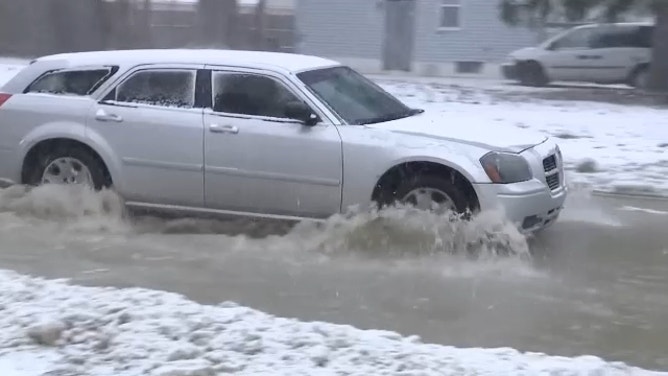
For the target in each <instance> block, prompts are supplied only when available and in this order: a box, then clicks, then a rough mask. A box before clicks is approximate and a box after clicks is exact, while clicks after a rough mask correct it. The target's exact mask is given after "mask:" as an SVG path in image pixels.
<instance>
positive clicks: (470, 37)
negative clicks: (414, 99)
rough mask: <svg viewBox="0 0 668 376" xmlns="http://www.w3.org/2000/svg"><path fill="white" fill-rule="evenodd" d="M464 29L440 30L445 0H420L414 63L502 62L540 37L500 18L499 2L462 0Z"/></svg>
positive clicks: (494, 0)
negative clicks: (441, 11) (507, 56)
mask: <svg viewBox="0 0 668 376" xmlns="http://www.w3.org/2000/svg"><path fill="white" fill-rule="evenodd" d="M461 3H462V6H461V8H460V15H459V17H460V29H458V30H439V24H440V4H441V0H418V10H417V14H416V17H417V20H418V22H417V23H416V24H417V32H416V34H415V43H416V45H415V55H414V60H415V61H420V62H453V61H482V62H498V61H500V60H502V59H503V58H504V57H505V56H506V55H507V54H508V53H509V52H511V51H513V50H516V49H518V48H522V47H529V46H533V45H535V44H536V43H537V41H538V40H537V35H536V34H535V33H533V32H531V31H529V30H527V29H525V28H521V27H510V26H507V25H505V24H504V23H503V22H502V21H501V20H500V19H499V7H498V3H499V2H498V1H497V0H462V1H461Z"/></svg>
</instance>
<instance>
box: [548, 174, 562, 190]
mask: <svg viewBox="0 0 668 376" xmlns="http://www.w3.org/2000/svg"><path fill="white" fill-rule="evenodd" d="M545 181H546V182H547V186H548V187H550V189H551V190H553V191H554V190H555V189H557V188H559V173H556V174H552V175H547V176H546V177H545Z"/></svg>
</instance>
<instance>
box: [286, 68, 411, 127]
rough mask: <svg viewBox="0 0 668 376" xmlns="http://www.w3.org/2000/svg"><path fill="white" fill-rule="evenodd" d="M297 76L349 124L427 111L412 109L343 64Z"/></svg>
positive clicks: (373, 121)
mask: <svg viewBox="0 0 668 376" xmlns="http://www.w3.org/2000/svg"><path fill="white" fill-rule="evenodd" d="M297 77H298V78H299V79H300V80H301V81H302V82H304V83H305V84H306V86H307V87H308V88H309V89H310V90H311V91H312V92H313V93H314V94H315V95H316V96H318V98H320V100H322V101H323V102H325V104H327V105H328V106H329V108H330V109H332V110H333V111H334V112H336V113H337V114H338V115H339V116H340V117H341V118H342V119H343V120H344V121H345V122H346V123H348V124H356V125H361V124H372V123H380V122H384V121H390V120H396V119H401V118H404V117H408V116H413V115H415V114H418V113H421V112H423V111H422V110H419V109H412V108H410V107H408V106H406V105H405V104H404V103H402V102H401V101H399V100H398V99H397V98H395V97H394V96H392V95H391V94H389V93H388V92H386V91H385V90H383V89H382V88H381V87H380V86H378V85H376V84H374V83H373V82H372V81H371V80H369V79H367V78H366V77H364V76H363V75H362V74H360V73H358V72H356V71H355V70H353V69H351V68H349V67H344V66H339V67H333V68H325V69H318V70H312V71H308V72H302V73H300V74H298V75H297Z"/></svg>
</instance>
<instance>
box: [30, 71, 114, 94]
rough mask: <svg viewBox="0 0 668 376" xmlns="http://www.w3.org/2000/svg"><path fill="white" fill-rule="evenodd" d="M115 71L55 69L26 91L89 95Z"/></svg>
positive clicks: (39, 78) (37, 80)
mask: <svg viewBox="0 0 668 376" xmlns="http://www.w3.org/2000/svg"><path fill="white" fill-rule="evenodd" d="M113 73H114V70H112V68H102V69H82V70H55V71H51V72H47V73H45V74H43V75H41V76H40V77H38V78H37V79H36V80H35V81H34V82H33V83H31V84H30V85H29V86H28V87H27V88H26V90H25V91H24V92H25V93H49V94H64V95H89V94H91V93H92V92H94V91H95V90H97V88H98V87H100V85H102V84H103V83H104V82H105V81H106V80H107V79H108V78H109V77H110V76H111V75H112V74H113Z"/></svg>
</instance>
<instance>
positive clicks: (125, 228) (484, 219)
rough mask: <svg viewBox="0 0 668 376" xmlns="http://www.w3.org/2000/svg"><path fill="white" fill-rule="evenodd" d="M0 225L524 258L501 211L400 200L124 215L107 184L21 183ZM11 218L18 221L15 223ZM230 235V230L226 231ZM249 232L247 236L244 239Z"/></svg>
mask: <svg viewBox="0 0 668 376" xmlns="http://www.w3.org/2000/svg"><path fill="white" fill-rule="evenodd" d="M0 214H2V215H3V216H10V217H11V218H4V220H2V221H1V222H0V225H4V226H5V227H6V226H7V225H9V224H12V225H14V226H18V225H21V224H23V225H25V226H31V227H34V226H60V227H59V229H61V230H62V229H65V230H66V231H70V232H76V233H81V232H88V233H90V232H98V233H116V234H118V233H121V234H124V235H127V236H135V235H140V234H147V233H148V234H209V235H211V234H214V235H225V236H224V238H225V240H227V241H229V240H231V239H236V240H237V241H239V242H242V243H243V244H244V245H246V246H248V247H250V248H256V249H263V250H272V249H274V250H281V249H286V248H289V249H293V250H294V249H297V250H302V251H306V252H307V253H317V254H321V255H325V256H327V257H345V256H347V255H362V256H364V257H372V258H374V257H384V258H387V257H390V258H405V257H416V256H417V257H420V256H428V257H433V256H438V255H444V254H447V255H457V256H463V257H464V258H469V259H470V258H473V259H476V260H481V259H482V260H484V259H494V258H498V257H499V256H501V257H508V256H514V257H517V258H520V259H524V258H528V257H529V247H528V244H527V241H526V239H525V237H524V236H523V235H521V234H520V233H519V232H518V230H517V229H516V228H515V226H513V225H512V224H511V223H509V222H507V221H505V220H504V219H503V216H502V215H501V214H500V213H494V212H488V213H483V214H481V215H478V216H476V217H474V218H473V219H472V220H468V221H467V220H461V219H458V218H456V217H454V216H452V215H437V214H434V213H429V212H424V211H420V210H415V209H411V208H406V207H396V208H389V209H383V210H380V211H372V212H362V211H350V212H348V213H345V214H338V215H334V216H332V217H331V218H329V219H328V220H326V221H324V222H320V223H318V222H308V221H305V222H301V223H297V224H296V225H293V224H286V223H284V222H276V221H257V220H246V219H235V220H225V221H222V220H205V219H194V218H178V219H172V220H168V219H164V218H156V217H142V218H137V217H134V218H133V217H130V216H128V215H127V212H126V211H125V209H124V205H123V200H122V199H121V198H120V197H118V196H117V195H116V194H114V193H113V192H112V191H102V192H93V191H91V190H89V189H87V188H84V187H78V186H61V185H53V186H41V187H37V188H32V189H31V188H27V187H22V186H15V187H10V188H8V189H4V190H0ZM17 223H18V224H17ZM231 234H232V235H231ZM258 237H259V238H261V239H253V241H249V238H258ZM222 238H223V237H222V236H221V238H220V239H219V240H220V241H222V240H223V239H222Z"/></svg>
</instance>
